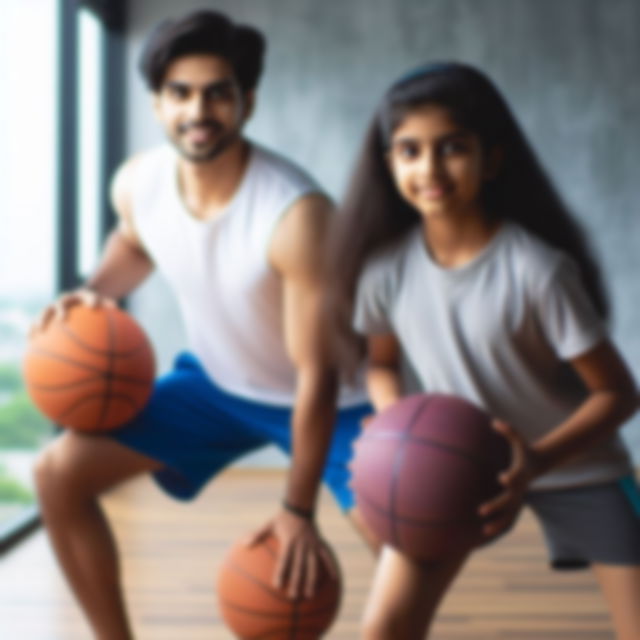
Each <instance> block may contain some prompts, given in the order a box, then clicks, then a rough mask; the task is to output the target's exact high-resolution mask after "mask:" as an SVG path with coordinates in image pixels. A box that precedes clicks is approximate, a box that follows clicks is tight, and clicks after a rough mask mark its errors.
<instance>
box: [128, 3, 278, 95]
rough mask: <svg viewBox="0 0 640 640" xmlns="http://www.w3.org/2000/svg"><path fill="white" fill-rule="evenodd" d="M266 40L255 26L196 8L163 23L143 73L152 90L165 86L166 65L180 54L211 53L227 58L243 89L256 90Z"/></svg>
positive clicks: (145, 56)
mask: <svg viewBox="0 0 640 640" xmlns="http://www.w3.org/2000/svg"><path fill="white" fill-rule="evenodd" d="M265 48H266V42H265V39H264V36H263V35H262V34H261V33H260V32H259V31H258V30H256V29H254V28H252V27H247V26H245V25H237V24H234V23H233V22H231V20H229V18H227V17H226V16H225V15H223V14H222V13H218V12H217V11H204V10H201V11H196V12H194V13H190V14H188V15H186V16H184V17H183V18H179V19H177V20H166V21H164V22H161V23H160V24H159V25H158V26H157V27H156V28H155V30H154V31H153V32H152V33H151V35H150V36H149V38H148V40H147V42H146V43H145V46H144V49H143V51H142V55H141V57H140V72H141V73H142V76H143V77H144V79H145V82H146V83H147V86H148V87H149V89H151V90H152V91H158V90H159V89H160V87H161V86H162V82H163V80H164V77H165V74H166V71H167V68H168V67H169V65H170V64H171V63H172V62H173V60H175V59H176V58H179V57H181V56H185V55H192V54H200V53H204V54H211V55H216V56H221V57H223V58H225V59H227V60H228V61H229V62H230V63H231V65H232V66H233V69H234V71H235V75H236V78H237V80H238V83H239V84H240V87H241V88H242V90H243V91H244V92H247V91H251V90H252V89H255V87H256V85H257V84H258V80H259V78H260V74H261V73H262V61H263V58H264V51H265Z"/></svg>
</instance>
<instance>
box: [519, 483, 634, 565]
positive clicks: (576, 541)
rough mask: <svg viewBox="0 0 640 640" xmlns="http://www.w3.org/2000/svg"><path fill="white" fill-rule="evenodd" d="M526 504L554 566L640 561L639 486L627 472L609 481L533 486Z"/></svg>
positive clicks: (620, 563)
mask: <svg viewBox="0 0 640 640" xmlns="http://www.w3.org/2000/svg"><path fill="white" fill-rule="evenodd" d="M526 504H527V505H528V506H529V507H531V508H532V509H533V511H534V513H535V514H536V516H537V517H538V519H539V521H540V523H541V525H542V528H543V530H544V535H545V539H546V542H547V548H548V550H549V555H550V563H551V566H552V567H553V568H554V569H583V568H585V567H588V566H589V565H590V564H592V563H597V564H609V565H640V491H639V490H638V485H637V483H636V481H635V478H633V477H631V476H627V477H624V478H621V479H620V480H617V481H615V482H611V483H608V484H601V485H594V486H589V487H579V488H573V489H559V490H550V491H535V492H531V493H529V494H528V495H527V498H526Z"/></svg>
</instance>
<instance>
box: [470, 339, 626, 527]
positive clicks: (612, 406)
mask: <svg viewBox="0 0 640 640" xmlns="http://www.w3.org/2000/svg"><path fill="white" fill-rule="evenodd" d="M570 363H571V365H572V366H573V368H574V369H575V371H576V372H577V374H578V375H579V376H580V378H581V379H582V381H583V382H584V384H585V386H586V387H587V389H588V391H589V394H588V396H587V397H586V399H585V400H584V402H582V403H581V404H580V405H579V406H578V407H577V408H576V410H575V411H574V412H573V413H571V414H570V415H569V417H568V418H567V419H566V420H565V421H564V422H562V423H560V424H559V425H557V426H556V427H555V428H553V429H551V430H550V431H549V432H548V433H547V434H546V435H545V436H543V437H542V438H540V439H539V440H537V441H536V442H534V443H532V444H529V445H528V444H527V443H525V442H524V440H523V439H522V437H520V436H519V435H518V434H517V433H516V432H515V431H514V429H512V428H511V426H510V425H507V424H505V423H503V422H496V429H497V430H498V431H500V432H501V433H502V434H503V435H504V436H505V437H506V438H507V439H508V440H509V441H510V443H511V448H512V452H513V457H512V463H511V467H510V468H509V469H507V470H506V471H505V472H504V473H502V474H501V475H500V483H501V484H502V485H503V486H504V492H503V493H501V494H500V495H498V496H497V497H496V498H494V499H493V500H491V501H489V502H487V503H485V504H483V505H482V506H481V507H480V510H479V513H480V515H482V516H483V517H486V518H488V519H491V522H488V523H487V524H486V526H485V529H484V531H485V534H486V535H487V536H489V537H491V536H495V535H497V534H499V533H501V532H502V531H504V530H505V529H507V528H508V527H509V526H510V525H511V523H512V522H513V520H514V518H515V516H516V514H517V512H518V510H519V507H520V505H521V503H522V499H523V496H524V494H525V492H526V490H527V487H528V485H529V484H530V482H531V481H532V480H533V479H534V478H536V477H537V476H539V475H541V474H543V473H545V472H546V471H549V470H550V469H553V468H555V467H557V466H558V465H560V464H562V463H564V462H566V461H568V460H570V459H571V458H573V457H575V456H576V455H578V454H579V453H581V452H582V451H584V450H586V449H588V448H589V447H592V446H595V445H597V444H598V442H599V441H601V440H604V439H605V438H606V437H607V436H610V435H611V434H612V433H613V432H614V431H616V429H618V428H619V427H620V425H621V424H622V423H623V422H624V421H625V420H626V419H627V418H629V417H630V416H631V415H632V414H633V413H634V412H635V411H636V409H637V408H638V400H639V397H638V390H637V388H636V385H635V383H634V380H633V378H632V376H631V373H630V372H629V369H628V368H627V365H626V364H625V362H624V360H623V359H622V357H621V356H620V354H619V353H618V351H617V350H616V348H615V347H614V345H613V344H612V343H611V342H610V341H609V340H604V341H602V342H601V343H599V344H598V345H597V346H595V347H594V348H593V349H590V350H589V351H587V352H586V353H584V354H582V355H580V356H578V357H576V358H573V359H572V360H570Z"/></svg>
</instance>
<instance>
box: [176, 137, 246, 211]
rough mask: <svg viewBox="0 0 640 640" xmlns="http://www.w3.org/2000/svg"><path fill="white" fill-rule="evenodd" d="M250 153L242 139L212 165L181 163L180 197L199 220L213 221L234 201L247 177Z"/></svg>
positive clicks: (181, 161) (179, 176)
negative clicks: (243, 180) (209, 219)
mask: <svg viewBox="0 0 640 640" xmlns="http://www.w3.org/2000/svg"><path fill="white" fill-rule="evenodd" d="M249 150H250V147H249V144H248V143H247V142H246V141H245V140H242V139H238V140H237V141H236V142H234V143H233V144H232V145H231V146H230V147H229V148H227V149H225V150H224V151H223V152H222V153H221V154H220V155H219V156H217V157H216V158H214V159H213V160H211V161H209V162H203V163H194V162H186V161H185V160H183V159H180V160H179V161H178V187H179V190H180V196H181V198H182V201H183V202H184V205H185V207H186V208H187V209H188V210H189V212H190V213H191V214H192V215H193V216H194V217H195V218H198V219H200V220H205V219H208V218H212V217H214V216H215V215H216V214H217V213H219V212H220V211H222V210H223V209H224V208H225V207H226V206H227V205H228V204H229V202H230V201H231V200H232V199H233V197H234V195H235V193H236V191H237V190H238V188H239V186H240V183H241V182H242V178H243V177H244V173H245V169H246V165H247V161H248V158H249Z"/></svg>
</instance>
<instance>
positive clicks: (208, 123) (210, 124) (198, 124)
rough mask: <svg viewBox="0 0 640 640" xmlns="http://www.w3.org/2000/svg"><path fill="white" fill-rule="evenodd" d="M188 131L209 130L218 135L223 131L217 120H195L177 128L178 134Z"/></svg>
mask: <svg viewBox="0 0 640 640" xmlns="http://www.w3.org/2000/svg"><path fill="white" fill-rule="evenodd" d="M190 129H211V130H212V131H213V132H214V133H219V132H220V131H222V130H223V129H224V127H223V126H222V124H220V122H218V121H217V120H197V121H194V122H185V123H184V124H181V125H180V126H179V127H178V132H179V133H186V132H187V131H189V130H190Z"/></svg>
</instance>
